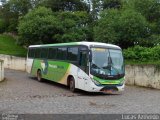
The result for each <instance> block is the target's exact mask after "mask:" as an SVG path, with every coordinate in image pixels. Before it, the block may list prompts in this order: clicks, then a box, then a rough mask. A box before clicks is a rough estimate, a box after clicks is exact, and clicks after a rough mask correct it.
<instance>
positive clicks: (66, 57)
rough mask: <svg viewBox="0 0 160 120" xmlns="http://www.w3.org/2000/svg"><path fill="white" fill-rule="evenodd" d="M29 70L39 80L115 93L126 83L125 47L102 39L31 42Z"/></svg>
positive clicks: (73, 88) (28, 59)
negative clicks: (68, 41)
mask: <svg viewBox="0 0 160 120" xmlns="http://www.w3.org/2000/svg"><path fill="white" fill-rule="evenodd" d="M27 72H28V73H30V75H32V76H34V77H37V80H38V81H42V80H50V81H54V82H57V83H60V84H63V85H67V86H69V89H70V90H71V91H72V92H74V91H75V90H76V89H81V90H84V91H88V92H104V93H108V92H109V93H111V92H112V93H113V92H119V91H123V90H124V86H125V67H124V59H123V54H122V49H121V48H120V47H119V46H116V45H112V44H106V43H100V42H71V43H59V44H45V45H31V46H29V48H28V55H27Z"/></svg>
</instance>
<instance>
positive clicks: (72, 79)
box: [69, 77, 76, 92]
mask: <svg viewBox="0 0 160 120" xmlns="http://www.w3.org/2000/svg"><path fill="white" fill-rule="evenodd" d="M69 89H70V91H72V92H76V88H75V80H74V78H73V77H70V80H69Z"/></svg>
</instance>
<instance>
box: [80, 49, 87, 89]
mask: <svg viewBox="0 0 160 120" xmlns="http://www.w3.org/2000/svg"><path fill="white" fill-rule="evenodd" d="M88 70H89V66H88V51H87V50H83V49H80V51H79V69H78V78H79V81H78V86H79V87H80V88H82V89H84V87H85V81H86V80H87V78H86V74H88Z"/></svg>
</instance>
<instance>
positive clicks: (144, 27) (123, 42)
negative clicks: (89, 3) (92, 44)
mask: <svg viewBox="0 0 160 120" xmlns="http://www.w3.org/2000/svg"><path fill="white" fill-rule="evenodd" d="M149 35H150V28H149V26H148V22H147V21H146V19H145V18H144V17H143V16H142V15H141V14H139V13H137V12H135V11H134V10H132V9H128V10H122V11H118V10H117V9H109V10H105V11H103V12H102V14H101V18H100V19H99V20H98V23H97V26H95V27H94V36H95V37H94V38H95V41H103V42H106V43H114V44H117V45H120V46H121V47H122V48H127V47H130V46H134V45H135V44H139V43H140V42H139V40H140V39H141V38H143V39H144V38H146V37H148V36H149Z"/></svg>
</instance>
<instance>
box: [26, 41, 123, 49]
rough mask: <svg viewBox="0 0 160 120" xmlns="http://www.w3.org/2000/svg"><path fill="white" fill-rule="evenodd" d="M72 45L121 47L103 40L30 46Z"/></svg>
mask: <svg viewBox="0 0 160 120" xmlns="http://www.w3.org/2000/svg"><path fill="white" fill-rule="evenodd" d="M72 45H85V46H88V47H90V46H106V47H110V48H115V49H121V48H120V47H119V46H117V45H113V44H106V43H101V42H70V43H58V44H42V45H30V46H29V47H30V48H31V47H52V46H72Z"/></svg>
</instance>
